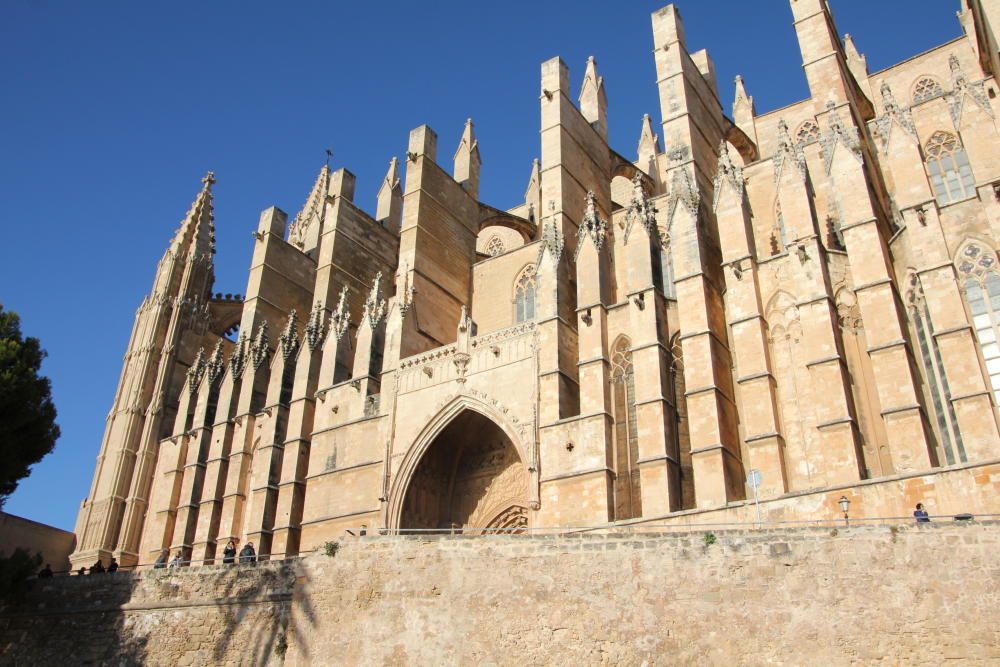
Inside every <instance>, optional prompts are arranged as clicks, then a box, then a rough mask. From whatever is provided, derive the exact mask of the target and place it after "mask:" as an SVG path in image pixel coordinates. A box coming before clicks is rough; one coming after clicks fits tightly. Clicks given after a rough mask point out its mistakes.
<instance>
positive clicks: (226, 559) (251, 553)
mask: <svg viewBox="0 0 1000 667" xmlns="http://www.w3.org/2000/svg"><path fill="white" fill-rule="evenodd" d="M237 556H238V557H239V560H240V563H256V562H257V551H256V550H255V549H254V546H253V542H247V543H246V544H244V545H243V548H242V549H240V550H239V554H238V555H237V552H236V540H229V543H228V544H226V548H225V549H223V550H222V562H223V563H225V564H227V565H230V564H232V563H235V562H236V558H237ZM112 560H114V559H112ZM189 562H190V561H186V560H184V552H183V551H181V550H180V549H178V550H177V552H176V553H175V554H174V557H173V558H170V550H169V549H164V550H163V551H161V552H160V556H159V558H157V559H156V562H155V563H154V564H153V568H154V569H156V570H162V569H163V568H167V567H181V566H183V565H187V564H188V563H189Z"/></svg>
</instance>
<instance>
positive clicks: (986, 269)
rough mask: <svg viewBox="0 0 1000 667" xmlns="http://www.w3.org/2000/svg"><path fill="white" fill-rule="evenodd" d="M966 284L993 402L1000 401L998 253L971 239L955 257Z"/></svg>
mask: <svg viewBox="0 0 1000 667" xmlns="http://www.w3.org/2000/svg"><path fill="white" fill-rule="evenodd" d="M955 263H956V265H957V267H958V274H959V276H960V278H961V280H962V283H963V285H964V288H965V299H966V301H967V302H968V304H969V312H970V313H971V315H972V325H973V328H975V330H976V341H977V342H978V344H979V351H980V353H981V354H982V355H983V361H984V362H985V364H986V373H987V375H988V376H989V381H990V388H991V389H992V390H993V400H994V403H996V404H998V405H1000V273H998V272H997V256H996V253H995V252H993V251H992V250H991V249H989V248H987V247H986V246H984V245H983V244H980V243H975V242H971V243H969V244H967V245H966V246H965V247H964V248H963V249H962V250H961V251H960V252H959V254H958V258H957V259H956V261H955Z"/></svg>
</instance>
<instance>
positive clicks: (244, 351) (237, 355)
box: [229, 331, 250, 380]
mask: <svg viewBox="0 0 1000 667" xmlns="http://www.w3.org/2000/svg"><path fill="white" fill-rule="evenodd" d="M249 359H250V342H249V341H248V340H247V335H246V332H243V331H241V332H240V336H239V339H237V341H236V347H235V348H234V349H233V353H232V354H231V355H230V357H229V372H230V373H232V374H233V380H239V379H240V378H241V377H243V371H245V370H246V367H247V362H248V361H249Z"/></svg>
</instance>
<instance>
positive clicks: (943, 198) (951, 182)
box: [924, 131, 976, 205]
mask: <svg viewBox="0 0 1000 667" xmlns="http://www.w3.org/2000/svg"><path fill="white" fill-rule="evenodd" d="M924 152H925V153H926V156H927V158H926V159H927V174H928V175H929V176H930V179H931V186H932V187H933V188H934V196H935V197H937V200H938V203H939V204H942V205H943V204H950V203H952V202H956V201H959V200H960V199H965V198H966V197H971V196H973V195H974V194H975V193H976V183H975V180H974V179H973V177H972V167H970V166H969V158H968V157H967V156H966V154H965V150H963V149H962V146H961V145H960V144H959V143H958V137H956V136H955V135H954V134H952V133H950V132H941V131H938V132H935V133H934V134H932V135H931V138H930V139H928V140H927V143H926V144H925V145H924Z"/></svg>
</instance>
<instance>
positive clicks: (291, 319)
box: [278, 308, 299, 361]
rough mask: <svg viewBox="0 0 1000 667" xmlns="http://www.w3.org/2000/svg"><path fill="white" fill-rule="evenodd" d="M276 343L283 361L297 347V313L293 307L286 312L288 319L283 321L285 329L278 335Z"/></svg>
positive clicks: (286, 359)
mask: <svg viewBox="0 0 1000 667" xmlns="http://www.w3.org/2000/svg"><path fill="white" fill-rule="evenodd" d="M278 345H279V346H280V347H281V356H282V357H284V358H285V361H288V359H289V358H290V357H291V356H292V354H294V353H295V351H296V350H297V349H299V314H298V312H296V310H295V309H294V308H292V312H290V313H288V321H287V322H286V323H285V330H284V331H282V332H281V335H280V336H278Z"/></svg>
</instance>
